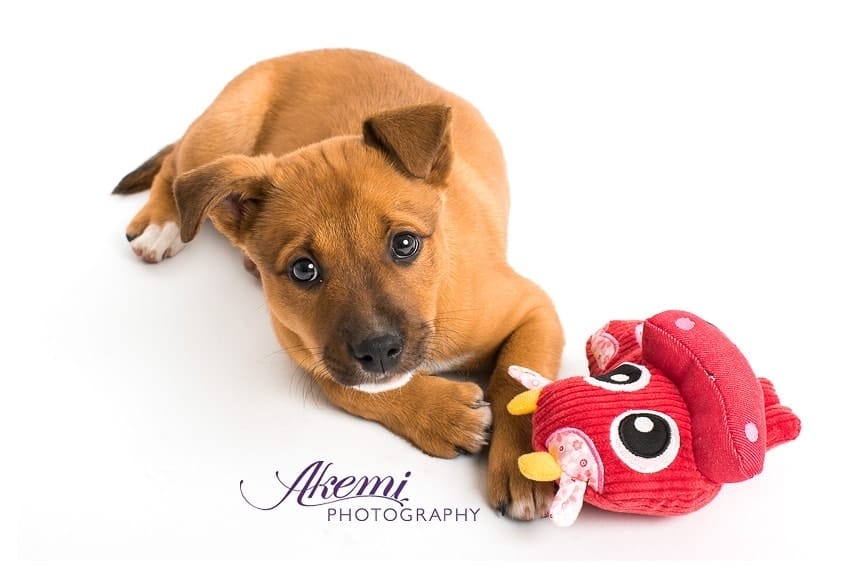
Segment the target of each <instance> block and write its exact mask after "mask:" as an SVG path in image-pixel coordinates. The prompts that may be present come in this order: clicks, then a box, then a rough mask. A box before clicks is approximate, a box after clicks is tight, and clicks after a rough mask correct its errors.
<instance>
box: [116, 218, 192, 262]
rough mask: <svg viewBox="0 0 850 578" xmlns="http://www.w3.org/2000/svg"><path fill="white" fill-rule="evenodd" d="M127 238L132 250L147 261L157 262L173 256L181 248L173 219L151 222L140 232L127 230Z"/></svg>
mask: <svg viewBox="0 0 850 578" xmlns="http://www.w3.org/2000/svg"><path fill="white" fill-rule="evenodd" d="M127 240H128V241H129V242H130V248H131V249H132V250H133V252H134V253H135V254H136V255H138V256H139V257H141V258H142V260H144V261H145V262H147V263H159V262H160V261H162V260H163V259H165V258H167V257H173V256H174V255H176V254H177V253H179V252H180V250H181V249H182V248H183V246H184V243H183V241H181V240H180V227H179V226H178V225H177V223H175V222H174V221H166V222H164V223H162V224H155V223H151V224H149V225H147V226H146V227H145V228H144V230H143V231H142V232H141V233H134V232H131V231H130V229H128V231H127Z"/></svg>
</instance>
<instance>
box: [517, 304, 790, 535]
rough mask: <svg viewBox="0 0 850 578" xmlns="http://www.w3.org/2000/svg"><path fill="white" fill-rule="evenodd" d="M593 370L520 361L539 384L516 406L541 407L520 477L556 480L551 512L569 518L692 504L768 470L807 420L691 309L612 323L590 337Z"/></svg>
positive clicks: (666, 510)
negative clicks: (541, 370) (773, 452)
mask: <svg viewBox="0 0 850 578" xmlns="http://www.w3.org/2000/svg"><path fill="white" fill-rule="evenodd" d="M587 357H588V361H589V362H590V376H589V377H571V378H568V379H563V380H560V381H555V382H550V381H549V380H546V379H544V378H543V377H541V376H540V375H538V374H537V373H534V372H533V371H531V370H528V369H525V368H521V367H511V368H510V374H511V375H512V376H513V377H514V378H515V379H517V380H518V381H519V382H520V383H522V384H523V385H525V386H526V387H529V388H534V389H530V390H529V391H526V392H524V393H521V394H519V395H517V396H516V397H515V398H514V399H513V400H512V401H511V402H510V404H509V405H508V411H509V412H510V413H512V414H515V415H520V414H527V413H532V412H534V413H533V416H532V426H533V434H532V436H533V438H532V440H533V446H534V449H535V450H537V451H536V452H535V453H531V454H526V455H524V456H522V457H520V459H519V468H520V470H521V471H522V473H523V475H525V476H526V477H527V478H530V479H532V480H538V481H558V483H559V489H558V493H557V495H556V496H555V500H554V501H553V503H552V508H551V510H550V515H549V517H550V518H552V520H553V521H554V522H555V523H556V524H558V525H560V526H568V525H570V524H572V523H573V522H574V521H575V519H576V517H577V516H578V513H579V511H580V510H581V506H582V502H583V501H587V502H588V503H590V504H593V505H594V506H597V507H599V508H602V509H605V510H611V511H615V512H627V513H635V514H649V515H655V516H670V515H677V514H686V513H688V512H693V511H695V510H697V509H699V508H701V507H702V506H704V505H705V504H707V503H708V502H709V501H711V500H712V499H713V498H714V496H716V495H717V492H718V491H720V487H721V485H722V484H724V483H727V482H739V481H742V480H746V479H749V478H751V477H753V476H755V475H756V474H758V473H759V472H761V470H762V466H763V464H764V454H765V451H766V450H767V449H770V448H772V447H774V446H777V445H779V444H781V443H783V442H786V441H790V440H793V439H794V438H796V437H797V435H798V434H799V433H800V420H799V418H797V416H796V415H794V413H793V412H792V411H791V410H790V409H788V408H787V407H785V406H782V405H780V403H779V398H778V397H777V395H776V392H775V391H774V389H773V385H772V384H771V383H770V381H768V380H767V379H764V378H757V377H756V376H755V374H754V373H753V370H752V369H751V368H750V365H749V363H748V362H747V360H746V359H745V358H744V356H743V354H742V353H741V352H740V351H739V350H738V348H737V347H736V346H735V345H734V344H733V343H732V342H731V341H730V340H729V338H728V337H726V335H724V334H723V333H722V332H721V331H720V330H719V329H717V328H716V327H715V326H714V325H712V324H710V323H708V322H706V321H704V320H702V319H700V318H699V317H697V316H696V315H693V314H692V313H687V312H685V311H665V312H663V313H660V314H658V315H655V316H654V317H651V318H650V319H647V320H646V321H643V322H639V321H612V322H610V323H608V325H606V326H605V327H604V328H602V329H601V330H599V331H598V332H596V333H595V334H594V335H593V336H592V337H591V338H590V339H589V340H588V342H587Z"/></svg>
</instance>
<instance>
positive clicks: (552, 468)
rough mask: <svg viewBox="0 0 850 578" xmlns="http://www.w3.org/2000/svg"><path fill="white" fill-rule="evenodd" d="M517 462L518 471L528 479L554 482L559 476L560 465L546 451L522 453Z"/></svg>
mask: <svg viewBox="0 0 850 578" xmlns="http://www.w3.org/2000/svg"><path fill="white" fill-rule="evenodd" d="M514 399H516V398H514ZM518 462H519V471H520V472H522V475H523V476H525V477H526V478H528V479H529V480H534V481H535V482H554V481H555V480H558V479H560V478H561V465H560V464H559V463H558V461H557V460H556V459H555V458H554V457H552V454H550V453H548V452H534V453H530V454H523V455H521V456H520V457H519V460H518Z"/></svg>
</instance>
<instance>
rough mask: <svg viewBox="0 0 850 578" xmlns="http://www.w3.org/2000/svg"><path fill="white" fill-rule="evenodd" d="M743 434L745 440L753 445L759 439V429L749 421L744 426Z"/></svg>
mask: <svg viewBox="0 0 850 578" xmlns="http://www.w3.org/2000/svg"><path fill="white" fill-rule="evenodd" d="M744 433H745V434H746V436H747V439H748V440H750V441H751V442H753V443H755V442H756V440H758V439H759V428H758V427H757V426H756V424H754V423H753V422H751V421H750V422H747V425H745V426H744Z"/></svg>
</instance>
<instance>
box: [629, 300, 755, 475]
mask: <svg viewBox="0 0 850 578" xmlns="http://www.w3.org/2000/svg"><path fill="white" fill-rule="evenodd" d="M642 346H643V356H644V358H645V359H646V360H647V362H649V363H651V364H652V365H654V366H656V367H658V368H660V369H661V370H662V371H663V372H664V373H665V374H666V375H667V376H668V377H669V378H670V379H671V380H672V381H673V382H674V383H675V384H676V385H677V386H678V387H679V391H680V392H681V394H682V397H683V398H684V399H685V402H686V403H687V404H688V408H689V409H690V412H691V422H692V424H693V430H694V458H695V459H696V461H697V464H698V465H699V468H700V471H701V472H702V473H703V474H704V475H705V476H706V477H707V478H708V479H710V480H713V481H715V482H718V483H724V482H740V481H743V480H746V479H749V478H751V477H753V476H754V475H756V474H758V473H759V472H761V470H762V467H763V466H764V452H765V451H766V449H767V448H766V447H765V432H766V428H765V422H764V409H765V405H764V396H763V394H762V389H761V385H760V384H759V382H758V380H757V379H756V376H755V373H753V370H752V368H751V367H750V364H749V363H748V362H747V360H746V358H745V357H744V354H743V353H741V351H740V350H739V349H738V348H737V347H736V346H735V344H734V343H732V341H730V340H729V338H728V337H726V335H724V334H723V333H722V332H721V331H720V330H719V329H717V327H715V326H714V325H712V324H710V323H708V322H706V321H704V320H702V319H700V318H699V317H697V316H696V315H694V314H692V313H687V312H685V311H665V312H664V313H660V314H658V315H655V316H654V317H651V318H650V319H648V320H646V322H644V324H643V344H642ZM748 431H749V432H755V439H751V437H753V434H752V433H751V434H750V437H748V436H747V432H748Z"/></svg>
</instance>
